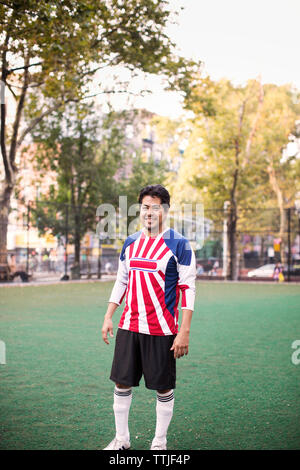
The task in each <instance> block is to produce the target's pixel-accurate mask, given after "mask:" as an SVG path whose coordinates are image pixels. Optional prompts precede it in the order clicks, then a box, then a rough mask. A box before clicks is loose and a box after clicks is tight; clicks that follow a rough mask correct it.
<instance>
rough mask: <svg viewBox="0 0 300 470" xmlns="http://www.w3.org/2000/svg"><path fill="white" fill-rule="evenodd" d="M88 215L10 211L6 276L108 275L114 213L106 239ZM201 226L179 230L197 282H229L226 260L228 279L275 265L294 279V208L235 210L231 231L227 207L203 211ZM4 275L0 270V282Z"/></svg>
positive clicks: (114, 252) (298, 258) (41, 205)
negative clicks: (189, 251) (192, 252)
mask: <svg viewBox="0 0 300 470" xmlns="http://www.w3.org/2000/svg"><path fill="white" fill-rule="evenodd" d="M96 213H97V211H96V208H95V207H89V206H75V205H72V204H55V203H50V202H48V201H46V202H40V201H35V202H30V203H29V204H28V205H27V206H26V207H24V210H23V214H22V216H21V217H16V216H14V214H13V213H12V217H11V219H10V223H9V226H8V239H7V253H8V262H9V266H10V273H13V279H16V278H18V277H20V278H21V279H22V280H31V279H36V280H42V279H63V280H67V279H82V278H93V277H94V278H96V279H97V278H101V277H102V276H103V275H115V274H116V272H117V268H118V259H119V254H120V250H121V248H122V245H123V243H124V236H123V238H122V237H118V224H119V217H118V211H116V214H117V217H116V232H115V237H111V238H106V236H105V234H103V233H102V234H100V235H101V237H100V236H99V233H97V223H98V220H97V217H96ZM201 224H202V230H203V233H202V238H201V242H200V243H199V240H198V239H197V234H196V237H195V236H193V237H191V236H190V235H189V230H186V226H184V227H183V230H182V232H183V234H184V235H185V236H187V237H188V238H190V241H191V245H192V247H193V249H194V250H195V253H196V259H197V275H198V277H199V278H200V279H201V278H208V279H212V280H213V279H230V278H231V279H232V276H231V277H230V274H231V273H232V270H231V271H230V266H231V268H232V265H234V267H235V273H236V274H235V279H239V280H246V279H247V280H254V279H256V280H258V279H273V278H274V277H273V275H274V269H275V267H276V264H277V263H280V265H277V266H279V268H281V269H280V270H282V273H283V275H284V280H285V281H300V218H299V214H298V213H297V212H296V211H295V209H294V208H287V209H284V210H283V211H280V210H279V209H277V208H270V209H259V208H245V209H243V210H241V209H240V210H239V211H238V213H237V220H236V225H235V231H234V230H233V229H232V225H231V223H230V213H229V212H228V210H223V209H222V210H221V209H215V208H206V209H205V208H204V217H203V221H202V222H201ZM170 225H171V226H172V220H171V224H170ZM175 228H176V227H175ZM184 231H186V233H184ZM123 235H124V231H123ZM197 240H198V241H197ZM232 240H233V241H234V245H232ZM232 246H234V253H233V252H232ZM15 273H19V274H17V275H15ZM28 276H29V277H28ZM26 277H27V279H26ZM7 279H8V277H7V276H6V275H5V274H3V272H2V281H3V280H7ZM9 279H10V280H11V279H12V276H11V275H10V277H9Z"/></svg>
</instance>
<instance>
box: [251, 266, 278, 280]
mask: <svg viewBox="0 0 300 470" xmlns="http://www.w3.org/2000/svg"><path fill="white" fill-rule="evenodd" d="M274 268H275V264H264V265H263V266H260V267H259V268H257V269H252V270H251V271H248V277H273V272H274Z"/></svg>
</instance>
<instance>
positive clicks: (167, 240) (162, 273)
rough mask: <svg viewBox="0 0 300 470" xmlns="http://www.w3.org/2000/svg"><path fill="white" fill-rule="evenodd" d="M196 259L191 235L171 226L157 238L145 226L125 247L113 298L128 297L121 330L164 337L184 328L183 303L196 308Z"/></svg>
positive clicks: (111, 299) (121, 298) (129, 238)
mask: <svg viewBox="0 0 300 470" xmlns="http://www.w3.org/2000/svg"><path fill="white" fill-rule="evenodd" d="M195 279H196V262H195V254H194V252H193V250H192V249H191V247H190V244H189V242H188V240H187V239H186V238H184V237H183V236H182V235H181V234H179V233H178V232H176V231H175V230H173V229H170V228H167V229H166V230H164V231H163V232H162V233H160V234H159V235H157V236H156V237H148V236H146V235H145V233H144V232H143V231H142V230H141V231H139V232H136V233H135V234H133V235H130V236H129V237H128V238H127V239H126V241H125V243H124V245H123V249H122V251H121V255H120V259H119V268H118V274H117V279H116V282H115V285H114V287H113V290H112V293H111V296H110V299H109V302H114V303H116V304H118V305H120V304H121V303H122V300H123V298H124V297H125V308H124V310H123V313H122V315H121V319H120V323H119V328H123V329H125V330H130V331H135V332H139V333H145V334H150V335H157V336H164V335H174V334H176V333H177V332H178V303H179V295H180V292H181V295H182V299H181V308H186V309H189V310H194V300H195Z"/></svg>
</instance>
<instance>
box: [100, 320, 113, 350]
mask: <svg viewBox="0 0 300 470" xmlns="http://www.w3.org/2000/svg"><path fill="white" fill-rule="evenodd" d="M108 333H109V336H110V337H111V338H113V337H114V335H113V322H112V319H111V318H106V317H104V322H103V326H102V339H103V341H104V343H106V344H109V341H108V339H107V335H108Z"/></svg>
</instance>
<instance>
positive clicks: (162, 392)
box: [157, 389, 171, 395]
mask: <svg viewBox="0 0 300 470" xmlns="http://www.w3.org/2000/svg"><path fill="white" fill-rule="evenodd" d="M170 391H171V389H169V390H157V393H160V394H161V395H163V394H164V393H169V392H170Z"/></svg>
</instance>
